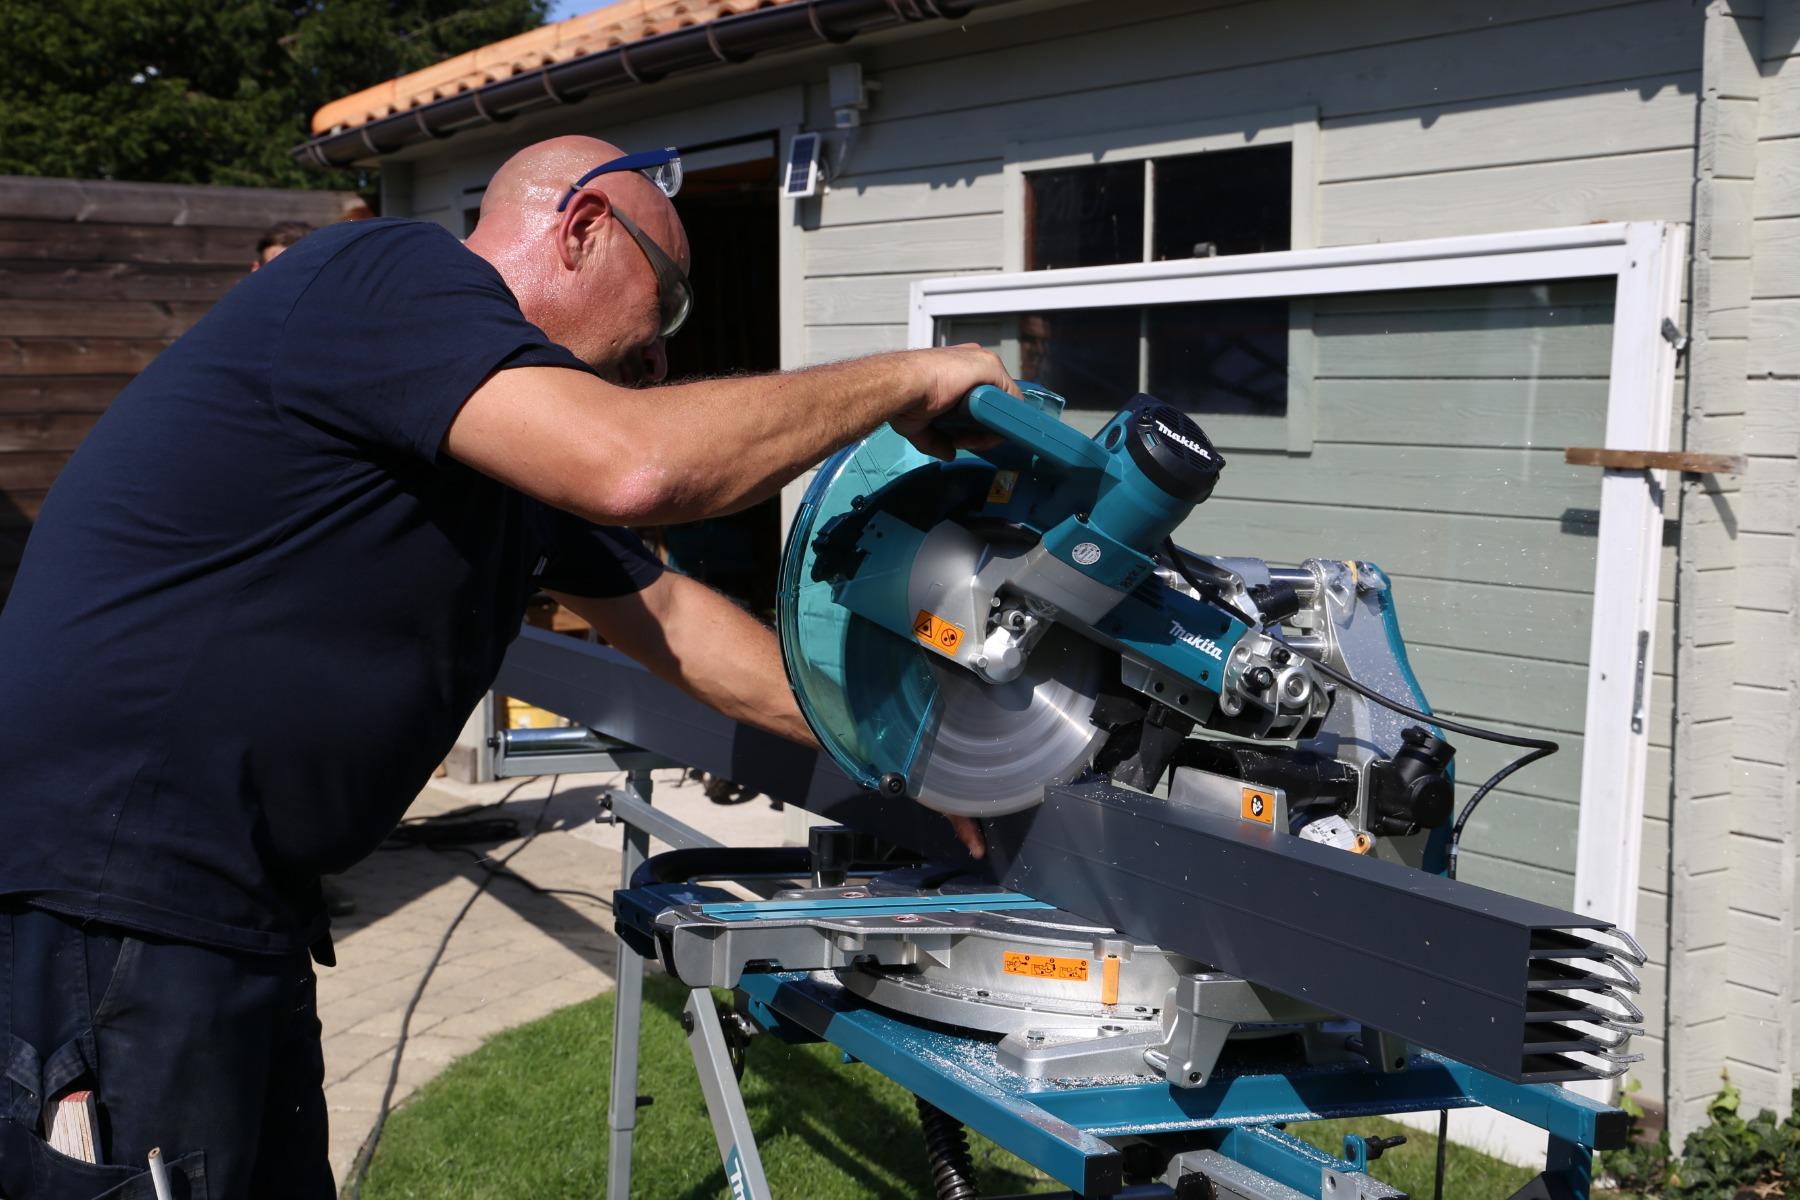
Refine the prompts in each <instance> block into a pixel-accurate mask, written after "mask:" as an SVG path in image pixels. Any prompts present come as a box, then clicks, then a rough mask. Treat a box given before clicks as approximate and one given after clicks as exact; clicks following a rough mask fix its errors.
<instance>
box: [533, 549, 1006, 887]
mask: <svg viewBox="0 0 1800 1200" xmlns="http://www.w3.org/2000/svg"><path fill="white" fill-rule="evenodd" d="M550 594H551V595H552V596H554V597H556V600H557V602H558V603H559V604H562V605H564V606H566V607H568V608H570V609H572V610H573V611H574V613H575V615H576V616H579V617H580V618H581V619H582V620H584V621H586V622H587V623H588V624H589V625H592V626H593V627H594V628H595V630H597V631H598V632H599V634H600V636H601V637H603V638H605V639H606V640H607V642H608V643H610V644H611V645H613V646H616V647H617V648H618V649H619V650H621V651H623V652H624V653H626V654H628V655H630V656H631V657H632V658H634V659H636V660H637V661H638V662H641V663H643V664H644V666H646V667H648V668H649V669H650V671H651V672H652V673H653V674H655V675H657V676H658V677H660V678H662V679H666V680H668V681H669V682H670V683H672V684H674V685H675V686H676V687H679V688H681V689H682V690H683V691H685V692H687V693H688V694H689V695H690V696H693V697H694V698H695V699H696V700H699V701H700V702H701V703H703V704H707V705H710V706H711V707H713V708H716V709H718V710H719V711H720V712H722V713H724V714H725V715H726V716H728V717H730V718H732V719H733V720H735V721H742V722H743V723H744V724H746V725H754V726H756V727H757V728H758V729H766V730H768V731H769V732H770V733H774V734H779V735H780V736H781V737H784V738H787V739H789V740H790V741H795V742H799V743H800V744H801V745H804V746H812V747H815V748H816V747H817V746H818V744H819V743H818V742H817V741H816V740H815V739H814V738H813V735H812V731H811V730H810V729H808V728H807V725H806V718H804V717H802V716H801V715H800V707H799V705H798V704H796V703H795V702H794V694H793V692H792V691H791V690H789V688H788V685H787V672H786V670H785V669H784V668H783V667H782V665H781V646H780V644H779V643H778V642H777V641H776V640H775V634H774V633H773V631H771V630H770V629H769V628H768V627H767V626H765V625H763V623H762V622H760V621H758V620H757V619H756V618H755V617H752V616H751V615H750V614H749V613H747V612H745V611H744V610H743V609H741V608H739V607H738V606H737V605H735V604H733V603H732V602H731V601H729V600H727V599H726V598H725V597H723V596H721V595H719V593H717V592H715V591H713V590H712V589H711V588H709V587H706V586H705V585H704V584H699V583H696V582H694V581H693V580H692V579H689V578H687V577H686V576H685V575H678V574H676V573H675V572H674V571H670V572H667V573H666V574H664V575H662V576H661V577H660V578H658V579H657V581H656V582H655V583H653V584H651V585H650V586H649V587H647V588H645V589H644V590H643V591H641V592H637V593H634V594H632V595H628V596H617V597H613V598H610V599H605V600H595V599H590V598H587V597H583V596H567V595H564V594H562V593H561V592H552V593H550ZM950 824H951V826H952V828H954V829H955V830H956V836H957V840H959V841H960V842H962V844H963V845H964V846H965V847H966V848H967V849H968V851H969V853H970V854H972V855H974V856H975V857H976V858H980V857H982V855H983V854H985V853H986V852H987V848H986V844H985V842H984V841H983V839H982V836H981V830H980V829H979V828H978V827H977V826H976V824H975V822H973V821H971V820H969V819H968V818H967V817H951V818H950Z"/></svg>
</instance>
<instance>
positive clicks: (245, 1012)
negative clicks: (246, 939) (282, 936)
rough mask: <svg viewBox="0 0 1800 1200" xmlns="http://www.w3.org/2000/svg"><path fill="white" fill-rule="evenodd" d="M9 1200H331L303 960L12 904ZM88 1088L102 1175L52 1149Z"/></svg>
mask: <svg viewBox="0 0 1800 1200" xmlns="http://www.w3.org/2000/svg"><path fill="white" fill-rule="evenodd" d="M0 1068H3V1071H0V1197H6V1200H90V1198H98V1197H103V1196H104V1197H108V1198H109V1200H139V1198H149V1197H153V1196H154V1195H155V1191H154V1189H153V1188H152V1186H151V1182H150V1176H149V1172H148V1161H149V1154H150V1150H151V1148H152V1147H160V1148H161V1150H162V1154H163V1160H164V1161H165V1162H166V1163H168V1164H169V1168H170V1170H169V1173H170V1175H171V1177H172V1184H173V1191H174V1194H175V1195H176V1197H177V1198H185V1200H201V1198H203V1197H212V1200H221V1198H224V1200H235V1198H236V1197H256V1198H257V1200H261V1198H262V1197H296V1198H304V1200H331V1198H332V1197H333V1196H335V1195H336V1190H335V1188H334V1187H333V1185H332V1179H331V1164H330V1160H329V1158H328V1156H327V1146H326V1136H325V1095H324V1090H323V1085H324V1063H323V1060H322V1058H321V1057H320V1052H319V1018H318V1013H317V1011H316V1009H315V1005H314V998H313V972H312V963H311V961H310V960H309V959H308V958H307V957H306V955H305V954H304V953H300V954H291V955H256V954H237V953H231V952H228V951H223V950H214V949H208V948H206V947H203V946H194V945H188V944H185V943H181V942H170V941H165V940H162V939H159V938H152V937H148V936H139V935H137V934H134V933H131V932H130V931H128V930H123V929H117V928H113V927H109V926H105V925H97V924H93V923H84V922H82V921H79V920H77V919H75V918H72V917H65V916H62V915H61V914H58V913H52V912H45V911H40V910H37V909H33V908H28V907H24V906H22V905H19V904H16V903H12V902H0ZM82 1088H86V1089H88V1090H90V1091H92V1092H93V1093H94V1095H95V1097H96V1099H97V1102H98V1108H99V1114H100V1122H99V1123H100V1134H101V1165H98V1166H93V1165H89V1164H87V1163H82V1162H78V1161H76V1160H74V1159H71V1158H68V1157H66V1156H64V1155H62V1154H59V1153H58V1152H56V1151H55V1150H52V1149H51V1148H50V1147H49V1145H48V1144H47V1143H46V1142H45V1140H44V1126H43V1123H42V1114H43V1111H44V1106H45V1103H46V1101H47V1100H48V1099H52V1098H55V1097H58V1096H61V1095H63V1094H65V1093H67V1092H69V1091H70V1090H72V1089H74V1090H79V1089H82Z"/></svg>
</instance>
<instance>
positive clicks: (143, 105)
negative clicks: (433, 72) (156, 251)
mask: <svg viewBox="0 0 1800 1200" xmlns="http://www.w3.org/2000/svg"><path fill="white" fill-rule="evenodd" d="M545 9H546V0H310V2H307V3H279V2H275V0H261V2H259V0H215V2H208V0H65V2H64V3H60V4H45V3H43V0H0V45H3V46H6V47H8V55H7V58H8V62H7V68H6V70H5V71H0V174H12V175H50V176H67V177H73V178H84V179H130V180H148V181H156V182H165V183H215V184H233V185H238V186H263V187H336V188H341V187H354V186H366V185H367V183H368V180H367V179H365V178H361V177H359V176H358V175H356V174H354V173H351V172H325V171H318V170H313V169H310V168H306V167H302V166H300V165H299V164H298V163H296V162H295V161H294V160H293V159H292V158H291V157H290V156H289V153H288V152H289V151H290V150H291V149H292V148H293V147H294V146H296V145H298V144H299V143H301V142H303V141H305V140H306V139H307V138H308V137H310V136H311V127H310V122H311V119H312V114H313V112H314V111H315V110H316V109H317V108H318V107H319V106H320V105H322V104H324V103H326V102H327V101H330V100H334V99H336V98H338V97H340V96H345V95H348V94H350V93H351V92H355V91H359V90H361V89H362V88H365V87H369V86H372V85H373V84H377V83H380V82H382V81H383V80H386V79H391V78H393V77H394V76H396V75H402V74H405V73H406V72H408V71H415V70H418V69H419V68H421V67H425V66H429V65H431V64H432V63H435V62H439V61H441V60H443V59H445V58H448V57H450V56H452V55H456V54H461V53H462V52H464V51H465V50H472V49H474V48H476V47H478V46H485V45H487V44H488V43H490V42H493V41H497V40H499V39H501V38H504V37H510V36H511V35H513V34H515V33H521V32H524V31H525V30H527V29H531V28H533V27H535V26H537V25H540V24H542V23H543V20H544V15H545Z"/></svg>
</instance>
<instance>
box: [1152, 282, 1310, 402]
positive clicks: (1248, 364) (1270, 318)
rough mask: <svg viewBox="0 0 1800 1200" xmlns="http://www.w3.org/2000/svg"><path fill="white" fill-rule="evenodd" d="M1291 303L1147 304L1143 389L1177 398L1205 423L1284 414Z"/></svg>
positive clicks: (1286, 395)
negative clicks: (1214, 418)
mask: <svg viewBox="0 0 1800 1200" xmlns="http://www.w3.org/2000/svg"><path fill="white" fill-rule="evenodd" d="M1289 303H1290V302H1289V301H1286V300H1240V301H1235V302H1229V303H1223V304H1171V305H1167V306H1163V307H1158V308H1152V309H1149V310H1147V320H1146V323H1145V331H1144V332H1145V341H1146V344H1147V346H1146V348H1147V351H1148V354H1149V360H1150V361H1149V367H1150V370H1149V386H1148V388H1146V389H1145V390H1147V391H1148V392H1150V393H1151V394H1152V395H1154V396H1156V397H1158V398H1160V399H1163V400H1168V401H1170V402H1172V403H1174V404H1179V405H1180V406H1181V407H1182V408H1183V409H1185V410H1186V411H1188V412H1189V413H1192V414H1193V415H1194V416H1195V417H1196V418H1197V419H1201V422H1202V424H1204V423H1205V422H1204V418H1205V417H1208V416H1220V415H1224V414H1227V413H1241V414H1244V415H1248V416H1256V417H1281V416H1285V415H1286V413H1287V408H1288V306H1289Z"/></svg>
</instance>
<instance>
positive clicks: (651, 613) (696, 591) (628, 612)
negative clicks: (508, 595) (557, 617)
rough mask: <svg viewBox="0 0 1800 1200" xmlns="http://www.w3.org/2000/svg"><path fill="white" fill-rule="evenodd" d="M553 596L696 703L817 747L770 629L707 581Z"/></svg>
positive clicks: (677, 578) (667, 581) (672, 579)
mask: <svg viewBox="0 0 1800 1200" xmlns="http://www.w3.org/2000/svg"><path fill="white" fill-rule="evenodd" d="M551 595H552V596H555V597H556V600H557V602H558V603H559V604H562V605H564V606H566V607H568V608H570V609H572V610H573V611H574V612H575V614H576V615H577V616H579V617H580V618H581V619H582V620H584V621H586V622H587V623H588V624H590V625H592V626H593V627H594V628H595V629H596V630H597V631H598V632H599V634H600V636H601V637H603V638H605V639H606V640H607V642H608V643H610V644H611V645H613V646H616V647H618V648H619V649H620V650H621V651H623V652H624V653H626V654H628V655H630V656H631V657H632V658H634V659H636V660H637V661H638V662H640V663H643V664H644V666H646V667H648V668H649V669H650V671H651V673H652V674H654V675H656V676H658V677H659V678H662V679H666V680H668V681H669V682H670V683H672V684H674V685H675V686H677V687H679V688H681V689H682V690H683V691H685V692H687V693H688V694H689V695H691V696H693V697H694V698H695V699H696V700H699V701H700V702H701V703H703V704H706V705H709V706H711V707H713V708H716V709H718V710H719V711H720V712H722V713H724V714H725V715H726V716H728V717H730V718H731V719H732V720H734V721H742V722H743V723H744V724H746V725H754V726H756V727H757V728H758V729H766V730H768V731H769V732H770V733H774V734H778V735H780V736H781V737H784V738H787V739H788V740H789V741H794V742H799V743H800V744H801V745H803V746H814V747H816V746H817V745H818V742H816V741H814V740H813V735H812V731H811V730H810V729H808V728H807V726H806V719H805V718H804V717H802V716H801V715H800V709H799V706H798V705H796V704H795V703H794V694H793V692H792V691H790V690H789V688H788V685H787V672H786V671H785V670H784V669H783V667H782V665H781V647H780V645H779V643H777V642H776V640H775V635H774V633H773V632H771V631H770V630H769V629H768V628H767V627H766V626H765V625H763V623H762V622H760V621H758V620H757V619H756V618H755V617H753V616H751V615H750V614H749V613H747V612H745V611H744V610H743V609H741V608H739V607H738V606H737V605H736V604H733V603H732V602H731V601H730V600H727V599H726V598H725V597H724V596H721V595H720V594H719V593H717V592H715V591H713V590H712V589H711V588H709V587H707V586H705V585H704V584H700V583H696V582H695V581H694V580H692V579H689V578H688V577H687V576H685V575H679V574H677V573H676V572H674V571H669V572H666V573H664V574H663V575H661V576H660V577H658V579H657V580H656V582H655V583H652V584H651V585H650V586H649V587H647V588H645V589H644V590H643V591H641V592H635V593H632V594H630V595H626V596H616V597H611V598H608V599H602V600H596V599H591V598H588V597H583V596H566V595H563V594H562V593H560V592H552V593H551Z"/></svg>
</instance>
